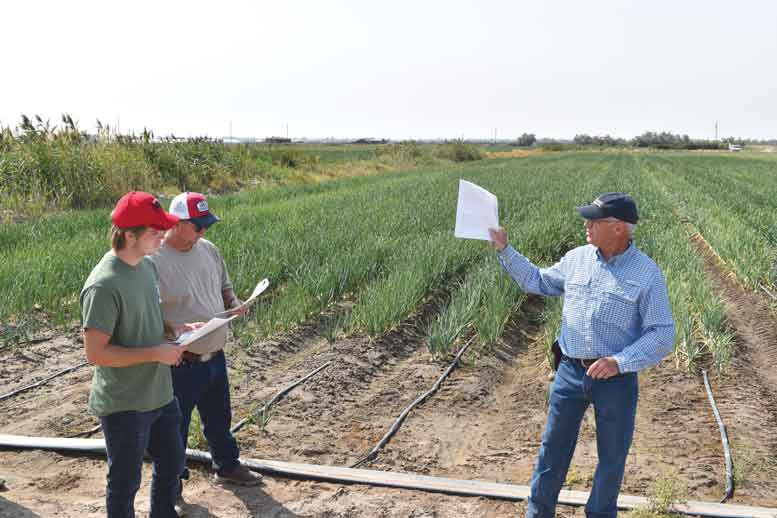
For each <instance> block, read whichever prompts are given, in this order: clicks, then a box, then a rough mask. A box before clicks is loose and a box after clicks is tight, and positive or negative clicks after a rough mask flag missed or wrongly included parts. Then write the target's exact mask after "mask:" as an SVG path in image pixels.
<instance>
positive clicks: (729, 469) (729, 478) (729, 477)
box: [701, 370, 734, 503]
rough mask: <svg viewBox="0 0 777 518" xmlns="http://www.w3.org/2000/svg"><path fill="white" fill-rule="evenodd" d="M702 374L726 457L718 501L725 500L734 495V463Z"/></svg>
mask: <svg viewBox="0 0 777 518" xmlns="http://www.w3.org/2000/svg"><path fill="white" fill-rule="evenodd" d="M701 373H702V376H704V388H705V389H706V390H707V398H709V400H710V405H711V406H712V413H714V414H715V420H716V421H717V422H718V430H720V440H721V442H722V443H723V455H724V457H725V459H726V494H725V495H724V496H723V499H722V500H721V501H720V503H723V502H725V501H726V500H728V499H729V498H731V497H732V496H733V495H734V463H733V461H732V460H731V449H730V448H729V444H728V434H727V433H726V425H724V424H723V419H721V417H720V412H718V406H717V405H716V404H715V398H714V397H713V396H712V388H710V380H709V378H708V377H707V371H706V370H702V371H701Z"/></svg>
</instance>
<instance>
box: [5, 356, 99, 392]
mask: <svg viewBox="0 0 777 518" xmlns="http://www.w3.org/2000/svg"><path fill="white" fill-rule="evenodd" d="M88 364H89V363H88V362H83V363H79V364H78V365H73V366H72V367H68V368H67V369H63V370H61V371H59V372H57V373H54V374H52V375H51V376H49V377H48V378H43V379H42V380H40V381H38V382H35V383H33V384H31V385H27V386H26V387H21V388H18V389H16V390H14V391H11V392H9V393H7V394H3V395H2V396H0V401H3V400H5V399H8V398H10V397H13V396H15V395H17V394H21V393H22V392H26V391H28V390H30V389H34V388H35V387H40V386H41V385H43V384H45V383H48V382H49V381H51V380H53V379H54V378H56V377H58V376H62V375H63V374H67V373H68V372H72V371H74V370H76V369H80V368H81V367H83V366H84V365H88Z"/></svg>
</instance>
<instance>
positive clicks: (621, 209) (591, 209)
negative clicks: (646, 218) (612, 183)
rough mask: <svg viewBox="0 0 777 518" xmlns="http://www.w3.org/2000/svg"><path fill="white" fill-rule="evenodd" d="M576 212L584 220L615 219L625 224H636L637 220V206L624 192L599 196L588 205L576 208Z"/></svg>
mask: <svg viewBox="0 0 777 518" xmlns="http://www.w3.org/2000/svg"><path fill="white" fill-rule="evenodd" d="M577 212H579V213H580V215H581V216H583V217H584V218H585V219H602V218H615V219H619V220H621V221H625V222H626V223H636V222H637V220H638V219H639V215H638V214H637V204H636V203H634V200H633V199H632V198H631V196H629V195H628V194H626V193H625V192H606V193H604V194H600V195H599V197H598V198H596V199H595V200H594V201H593V202H592V203H591V204H590V205H585V206H583V207H578V208H577Z"/></svg>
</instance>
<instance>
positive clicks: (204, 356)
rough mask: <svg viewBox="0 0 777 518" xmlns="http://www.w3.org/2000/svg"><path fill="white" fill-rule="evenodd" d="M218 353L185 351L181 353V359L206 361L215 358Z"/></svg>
mask: <svg viewBox="0 0 777 518" xmlns="http://www.w3.org/2000/svg"><path fill="white" fill-rule="evenodd" d="M215 354H216V353H205V354H197V353H193V352H190V351H184V352H183V354H181V359H183V360H184V361H187V362H206V361H208V360H210V359H211V358H213V356H214V355H215Z"/></svg>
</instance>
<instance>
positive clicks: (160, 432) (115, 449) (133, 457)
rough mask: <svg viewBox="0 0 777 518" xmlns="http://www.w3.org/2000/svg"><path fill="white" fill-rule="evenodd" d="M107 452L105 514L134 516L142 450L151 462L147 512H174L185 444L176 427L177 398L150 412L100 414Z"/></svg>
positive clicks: (162, 515)
mask: <svg viewBox="0 0 777 518" xmlns="http://www.w3.org/2000/svg"><path fill="white" fill-rule="evenodd" d="M100 424H101V426H102V431H103V435H104V436H105V446H106V450H107V452H108V486H107V488H106V491H105V502H106V506H107V514H108V517H109V518H134V516H135V493H137V492H138V489H139V488H140V476H141V468H142V466H143V456H144V455H145V452H146V450H148V454H149V456H150V457H151V459H152V461H153V463H154V471H153V476H152V479H151V515H150V516H151V518H174V517H176V516H178V515H177V514H175V509H174V505H175V497H176V495H177V490H178V477H179V475H180V473H181V470H182V469H183V459H184V452H183V444H182V443H181V435H180V434H179V433H178V430H179V429H180V426H181V410H180V408H179V407H178V401H176V399H175V398H173V400H172V401H171V402H170V403H168V404H167V405H165V406H163V407H161V408H158V409H156V410H151V411H148V412H135V411H127V412H116V413H115V414H110V415H107V416H103V417H100Z"/></svg>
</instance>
